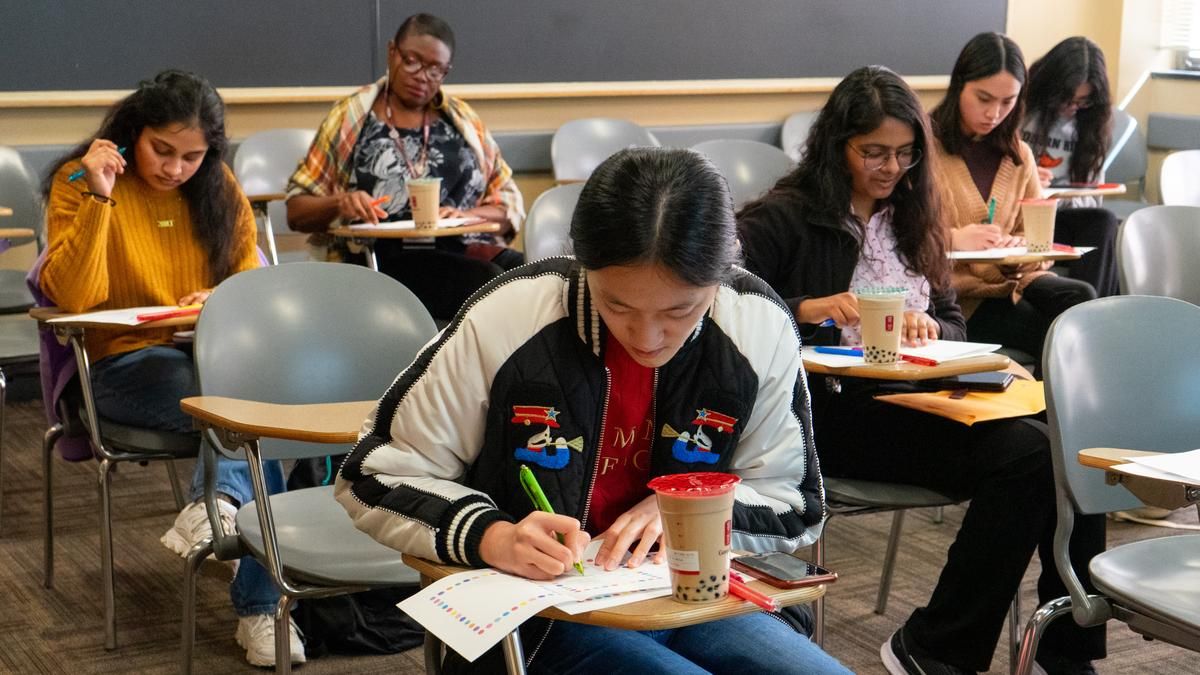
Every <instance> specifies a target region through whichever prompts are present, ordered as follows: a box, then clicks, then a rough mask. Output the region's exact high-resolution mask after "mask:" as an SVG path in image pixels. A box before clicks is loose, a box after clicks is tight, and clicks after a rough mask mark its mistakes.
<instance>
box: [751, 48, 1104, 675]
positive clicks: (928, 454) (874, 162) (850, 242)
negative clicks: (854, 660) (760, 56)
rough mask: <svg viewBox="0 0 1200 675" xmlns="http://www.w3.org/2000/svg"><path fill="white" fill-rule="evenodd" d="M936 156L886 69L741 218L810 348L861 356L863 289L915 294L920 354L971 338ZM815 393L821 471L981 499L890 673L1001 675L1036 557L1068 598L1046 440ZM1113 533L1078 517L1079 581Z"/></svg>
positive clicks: (1018, 428)
mask: <svg viewBox="0 0 1200 675" xmlns="http://www.w3.org/2000/svg"><path fill="white" fill-rule="evenodd" d="M931 143H932V140H931V133H930V131H929V126H928V122H927V121H926V117H925V113H924V111H923V109H922V107H921V103H920V101H918V100H917V97H916V95H915V94H914V93H913V92H912V90H911V89H910V88H909V87H908V85H907V84H905V83H904V81H903V80H902V79H900V77H899V76H898V75H896V74H895V73H893V72H892V71H890V70H888V69H887V68H884V67H883V66H867V67H864V68H860V69H858V70H856V71H854V72H853V73H851V74H850V75H848V76H847V77H846V79H844V80H842V82H841V83H840V84H838V86H837V87H836V88H835V89H834V90H833V93H832V94H831V95H830V97H829V101H828V102H827V103H826V104H825V107H824V108H823V109H822V110H821V113H820V115H819V116H818V118H817V120H816V122H815V123H814V124H813V127H812V130H811V131H810V132H809V136H808V141H807V144H806V147H805V150H804V155H803V159H802V160H801V161H800V165H799V166H798V167H796V169H795V170H794V171H793V172H792V173H791V174H789V175H788V176H786V177H784V178H783V179H782V180H780V181H779V183H777V184H776V185H775V186H774V187H773V188H771V190H770V191H768V192H767V194H766V195H764V196H763V197H762V198H760V199H759V200H757V201H754V202H751V203H750V204H747V205H746V206H745V207H744V208H743V210H742V211H741V213H739V214H738V232H739V235H740V237H741V241H742V250H743V253H744V255H745V258H746V266H747V268H748V269H749V270H750V271H752V272H754V273H756V274H758V275H759V276H761V277H762V278H763V279H764V280H765V281H766V282H767V283H768V284H770V286H771V287H772V288H773V289H774V290H775V291H776V292H777V293H778V294H779V295H780V297H782V298H783V301H784V303H786V304H787V305H788V307H789V308H790V309H791V310H792V312H794V313H795V315H796V318H797V322H798V323H799V324H800V331H801V337H802V338H803V341H804V343H805V346H811V345H837V344H844V345H858V344H861V338H860V334H859V326H858V324H859V320H858V319H859V316H858V306H857V303H856V301H855V297H854V295H853V294H852V293H850V292H849V291H850V289H852V288H858V287H863V286H892V287H899V288H903V289H905V312H904V321H903V338H904V342H905V343H907V344H913V343H924V342H926V341H929V340H962V339H964V338H965V337H966V325H965V323H964V321H963V316H962V313H961V312H960V311H959V308H958V305H957V304H956V303H955V298H954V290H953V288H951V285H950V277H949V269H948V265H949V263H948V260H947V258H946V244H945V237H946V230H945V227H944V225H943V223H942V219H941V212H940V210H939V203H938V199H937V194H936V188H935V185H934V177H935V176H936V175H937V174H938V171H937V167H935V166H932V164H933V162H931V161H930V158H929V157H928V156H927V153H928V152H929V150H930V145H931ZM826 322H831V324H832V325H825V324H826ZM888 386H889V389H891V390H893V391H894V390H895V389H897V388H910V387H909V385H907V384H904V383H893V384H891V385H888ZM808 389H809V392H810V396H811V401H812V418H813V433H814V434H815V437H816V438H815V440H816V446H817V452H818V454H819V457H820V462H821V468H822V473H823V474H825V475H826V476H836V477H840V478H851V479H860V480H872V481H882V482H891V483H896V482H899V483H906V484H910V485H919V486H923V487H927V488H930V489H932V490H936V491H938V492H941V493H942V494H947V495H954V496H956V497H958V498H960V499H964V500H966V499H969V500H970V506H969V507H968V509H967V512H966V514H965V515H964V517H963V521H962V526H961V527H960V528H959V530H958V534H957V535H956V538H955V540H954V544H953V545H952V546H951V547H950V550H949V552H948V553H947V559H946V564H945V566H944V567H943V568H942V572H941V575H940V576H939V577H938V580H937V586H936V588H935V589H934V591H933V594H932V596H931V597H930V598H929V601H928V602H927V603H926V605H925V606H924V607H921V608H919V609H917V610H916V611H914V612H913V613H912V615H911V616H910V617H909V618H908V620H907V621H906V622H905V623H904V625H903V626H901V627H900V629H899V630H897V631H896V633H895V634H894V635H893V636H892V637H891V639H889V640H888V641H887V642H885V643H884V644H883V645H882V647H881V649H880V655H881V658H882V660H883V662H884V665H885V666H886V667H887V669H888V670H889V672H891V673H893V674H895V675H900V674H903V673H948V674H950V673H964V672H974V671H980V670H987V669H988V666H989V665H990V662H991V659H992V654H993V652H994V651H995V649H996V642H997V639H998V637H999V634H1000V629H1001V626H1002V624H1003V622H1004V616H1005V613H1006V610H1007V608H1008V605H1009V602H1010V601H1011V600H1012V597H1013V595H1014V593H1016V591H1017V587H1018V585H1019V584H1020V581H1021V577H1022V575H1023V574H1024V572H1025V568H1026V567H1027V566H1028V564H1029V559H1030V556H1031V555H1032V553H1033V551H1034V549H1040V550H1041V551H1042V552H1043V556H1042V560H1043V575H1042V577H1041V579H1040V581H1039V586H1038V588H1039V594H1040V596H1041V598H1042V600H1048V599H1053V598H1057V597H1060V596H1062V595H1063V594H1065V592H1066V590H1065V588H1064V587H1063V585H1062V582H1061V581H1060V580H1059V578H1058V575H1057V573H1056V572H1055V569H1054V564H1053V562H1052V561H1051V559H1050V555H1051V552H1052V550H1053V547H1052V538H1053V535H1054V527H1055V522H1056V521H1055V514H1054V479H1053V475H1052V469H1051V464H1050V444H1049V440H1048V439H1047V437H1046V435H1045V433H1044V427H1042V426H1040V425H1038V424H1036V423H1034V422H1031V421H1029V420H1025V419H1008V420H998V421H992V422H981V423H979V424H975V425H973V426H966V425H964V424H960V423H958V422H955V421H951V420H948V419H945V418H942V417H936V416H933V415H929V414H926V413H922V412H918V411H916V410H910V409H907V408H901V407H899V406H896V405H891V404H888V403H884V402H882V401H878V400H876V399H875V398H874V397H875V395H876V394H878V393H880V392H881V391H882V389H883V387H882V386H881V385H879V384H877V383H876V382H874V381H869V380H861V379H853V378H842V379H841V380H840V382H838V383H837V384H836V385H830V384H829V383H828V382H827V380H826V378H823V377H819V376H810V377H809V378H808ZM1079 526H1083V527H1084V529H1083V530H1080V529H1078V527H1079ZM1103 526H1104V521H1103V517H1100V518H1099V519H1095V518H1090V517H1089V518H1082V517H1081V518H1079V519H1078V521H1077V529H1076V533H1077V537H1078V539H1077V543H1078V544H1079V545H1078V546H1077V547H1076V549H1075V552H1076V553H1077V554H1078V555H1077V556H1076V557H1075V558H1074V559H1073V562H1074V565H1075V567H1076V569H1079V570H1085V569H1086V564H1087V561H1088V560H1089V559H1090V558H1091V556H1092V555H1093V554H1094V553H1095V552H1097V551H1099V550H1102V549H1103V544H1104V530H1103ZM1046 563H1049V564H1048V565H1047V564H1046ZM1072 626H1073V624H1072V623H1071V622H1066V621H1064V622H1059V623H1058V624H1057V625H1056V627H1055V630H1056V631H1058V632H1057V633H1056V634H1055V635H1054V636H1053V637H1051V636H1049V635H1047V637H1046V638H1044V639H1043V640H1042V645H1043V652H1045V653H1042V652H1039V655H1038V662H1039V663H1040V664H1042V665H1043V666H1044V667H1046V669H1047V671H1049V672H1053V673H1061V672H1063V671H1062V670H1061V669H1059V668H1058V667H1057V661H1055V660H1054V659H1053V658H1052V657H1051V655H1050V651H1051V650H1053V649H1055V648H1056V647H1058V646H1060V645H1062V644H1067V645H1070V644H1074V643H1083V640H1081V639H1080V638H1079V634H1080V633H1081V632H1083V631H1081V630H1079V629H1074V630H1072ZM1100 639H1101V640H1102V639H1103V631H1101V632H1100ZM1089 644H1090V643H1089ZM1101 644H1102V643H1101ZM1102 653H1103V650H1102V648H1101V654H1102ZM1091 656H1092V654H1088V657H1089V658H1090V657H1091ZM1079 672H1084V671H1079Z"/></svg>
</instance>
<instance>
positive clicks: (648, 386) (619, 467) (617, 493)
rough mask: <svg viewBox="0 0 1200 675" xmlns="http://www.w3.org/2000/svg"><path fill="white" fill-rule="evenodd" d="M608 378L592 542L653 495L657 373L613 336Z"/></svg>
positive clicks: (606, 358) (606, 357)
mask: <svg viewBox="0 0 1200 675" xmlns="http://www.w3.org/2000/svg"><path fill="white" fill-rule="evenodd" d="M604 365H605V366H607V367H608V372H609V394H608V417H607V420H606V423H605V427H604V432H603V433H604V437H603V445H602V446H601V447H600V462H599V463H598V464H597V465H596V482H595V485H594V486H593V488H592V506H591V511H590V512H589V514H588V521H589V522H587V523H585V527H586V528H587V531H588V533H589V534H591V535H592V536H596V535H598V534H601V533H603V532H604V531H606V530H607V529H608V528H609V527H610V526H611V525H612V524H613V521H614V520H616V519H617V518H618V517H620V516H621V514H623V513H625V512H626V511H628V510H629V509H631V508H633V507H634V506H635V505H636V504H637V503H638V502H640V501H641V500H642V499H645V498H646V497H647V496H648V495H649V494H650V488H648V487H646V483H647V482H649V481H650V441H651V439H652V438H653V437H654V429H652V428H651V426H652V425H653V424H654V420H653V419H652V418H653V415H654V410H653V407H654V369H653V368H647V367H646V366H643V365H641V364H639V363H638V362H637V361H634V360H633V357H631V356H629V353H628V352H626V351H625V348H624V347H623V346H621V343H620V342H618V341H617V339H616V338H614V337H613V336H612V334H609V336H608V341H607V342H606V344H605V350H604Z"/></svg>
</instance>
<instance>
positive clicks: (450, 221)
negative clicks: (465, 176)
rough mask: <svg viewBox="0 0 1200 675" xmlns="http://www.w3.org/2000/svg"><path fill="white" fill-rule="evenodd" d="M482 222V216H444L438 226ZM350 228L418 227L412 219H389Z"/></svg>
mask: <svg viewBox="0 0 1200 675" xmlns="http://www.w3.org/2000/svg"><path fill="white" fill-rule="evenodd" d="M482 222H483V220H482V219H480V218H443V219H441V220H439V221H438V223H437V227H438V228H443V227H459V226H461V225H474V224H475V223H482ZM350 229H352V230H363V231H371V230H375V231H379V230H415V229H417V224H416V223H415V222H413V221H411V220H389V221H386V222H383V223H379V224H378V225H372V224H370V223H358V224H355V225H351V226H350Z"/></svg>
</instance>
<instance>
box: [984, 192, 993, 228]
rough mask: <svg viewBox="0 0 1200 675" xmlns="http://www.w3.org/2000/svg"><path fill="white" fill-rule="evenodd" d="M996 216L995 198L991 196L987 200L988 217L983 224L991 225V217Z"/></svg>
mask: <svg viewBox="0 0 1200 675" xmlns="http://www.w3.org/2000/svg"><path fill="white" fill-rule="evenodd" d="M995 216H996V198H995V197H992V198H991V199H989V200H988V219H987V222H985V223H984V224H985V225H991V224H992V219H993V218H995Z"/></svg>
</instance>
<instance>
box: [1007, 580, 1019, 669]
mask: <svg viewBox="0 0 1200 675" xmlns="http://www.w3.org/2000/svg"><path fill="white" fill-rule="evenodd" d="M1020 657H1021V591H1020V590H1018V591H1017V594H1016V595H1014V596H1013V599H1012V605H1011V606H1009V608H1008V662H1009V663H1010V664H1013V663H1016V662H1017V659H1019V658H1020Z"/></svg>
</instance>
